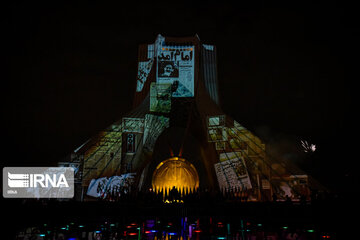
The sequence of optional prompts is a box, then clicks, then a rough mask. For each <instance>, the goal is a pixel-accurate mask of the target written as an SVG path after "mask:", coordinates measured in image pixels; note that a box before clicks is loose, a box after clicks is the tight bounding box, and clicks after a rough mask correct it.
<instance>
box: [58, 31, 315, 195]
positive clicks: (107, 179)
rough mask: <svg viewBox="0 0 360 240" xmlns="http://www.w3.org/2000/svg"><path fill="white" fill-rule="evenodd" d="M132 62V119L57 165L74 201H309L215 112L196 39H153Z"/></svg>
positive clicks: (209, 54)
mask: <svg viewBox="0 0 360 240" xmlns="http://www.w3.org/2000/svg"><path fill="white" fill-rule="evenodd" d="M138 55H139V56H138V72H137V78H136V91H135V94H134V102H133V108H132V111H131V112H129V113H127V114H126V115H124V116H123V117H122V119H121V120H120V121H118V122H115V123H114V124H112V125H111V126H109V127H108V128H107V129H105V130H103V131H101V132H99V133H98V134H97V135H96V136H94V137H92V138H91V139H89V140H88V141H87V142H86V143H84V144H83V145H82V146H80V147H79V148H78V149H76V150H74V152H73V153H72V154H71V159H70V160H69V161H68V162H63V163H59V165H62V166H68V165H71V166H73V167H75V168H76V189H77V190H76V195H77V199H81V200H87V199H92V198H96V197H101V196H102V193H101V192H103V193H104V191H109V189H110V191H114V189H115V190H119V189H120V188H124V187H129V186H130V185H131V189H132V190H134V189H135V190H136V191H144V190H148V189H153V190H154V191H156V192H158V191H161V190H163V189H172V188H173V187H176V188H177V189H178V191H180V192H181V193H187V192H189V191H191V190H194V189H197V188H201V189H209V190H213V191H214V190H215V191H216V190H217V191H229V190H234V189H235V190H236V191H241V192H246V193H247V194H248V196H249V200H251V201H265V200H269V199H271V198H272V196H273V195H274V194H276V195H277V197H278V199H284V198H285V197H286V195H287V196H289V197H291V198H292V199H299V198H300V196H301V195H305V196H308V195H309V189H310V188H311V186H310V183H311V181H310V179H309V177H308V176H307V175H306V174H304V173H303V172H301V171H300V170H299V169H297V168H296V167H295V166H292V165H291V164H289V163H285V162H283V161H282V160H281V159H276V158H273V157H271V156H270V154H268V149H267V147H266V145H265V144H264V143H263V142H262V140H261V139H259V138H258V137H257V136H255V135H254V134H253V133H252V132H250V131H249V130H248V129H246V128H245V127H244V126H242V125H241V123H240V120H238V121H239V122H238V121H236V120H234V119H233V118H231V117H230V116H228V115H226V113H224V112H223V111H222V110H221V108H220V106H219V94H218V79H217V60H216V47H215V46H214V45H208V44H204V43H202V42H201V41H200V39H199V37H198V36H197V35H196V36H194V37H182V38H174V37H163V36H161V35H158V37H157V38H156V39H155V42H154V43H151V44H143V45H140V46H139V51H138ZM220 81H221V79H220Z"/></svg>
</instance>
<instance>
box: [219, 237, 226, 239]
mask: <svg viewBox="0 0 360 240" xmlns="http://www.w3.org/2000/svg"><path fill="white" fill-rule="evenodd" d="M217 239H226V238H225V237H218V238H217Z"/></svg>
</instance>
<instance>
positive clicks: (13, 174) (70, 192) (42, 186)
mask: <svg viewBox="0 0 360 240" xmlns="http://www.w3.org/2000/svg"><path fill="white" fill-rule="evenodd" d="M3 196H4V197H5V198H72V197H73V196H74V169H73V168H71V167H5V168H3Z"/></svg>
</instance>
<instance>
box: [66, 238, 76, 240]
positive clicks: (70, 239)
mask: <svg viewBox="0 0 360 240" xmlns="http://www.w3.org/2000/svg"><path fill="white" fill-rule="evenodd" d="M68 240H76V238H68Z"/></svg>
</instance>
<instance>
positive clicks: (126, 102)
mask: <svg viewBox="0 0 360 240" xmlns="http://www.w3.org/2000/svg"><path fill="white" fill-rule="evenodd" d="M51 2H52V3H45V4H44V3H41V4H40V3H34V2H14V3H12V4H9V5H7V6H6V7H5V8H4V10H5V11H6V13H5V14H4V15H3V17H2V25H3V28H2V30H1V31H2V40H3V41H4V42H3V44H2V48H3V51H2V52H3V53H4V54H3V56H5V65H4V66H5V68H4V71H3V78H4V79H5V81H2V82H3V84H2V88H1V89H2V93H3V94H2V101H1V102H2V104H3V107H2V112H3V117H2V118H3V120H4V122H3V124H2V129H3V130H2V132H3V134H2V139H3V140H5V143H3V144H2V157H1V162H2V164H3V166H47V165H53V164H55V163H56V162H57V161H60V160H61V159H62V158H64V157H65V156H66V155H68V154H69V153H70V152H71V151H72V150H74V149H75V148H77V147H78V146H79V145H81V144H82V143H83V142H84V141H86V140H87V139H88V138H90V137H91V136H93V135H94V134H96V133H97V132H98V131H100V130H102V129H104V128H106V127H107V126H109V125H110V124H111V123H113V122H115V121H117V120H119V119H120V118H121V117H122V116H123V115H124V114H125V113H126V112H128V111H129V110H131V106H132V100H133V94H134V92H135V86H136V74H137V51H138V45H139V44H141V43H153V42H154V40H155V38H156V36H157V34H162V35H163V36H175V37H176V36H193V35H195V34H198V35H199V37H200V39H201V41H202V42H203V43H208V44H214V45H216V47H217V51H218V79H219V90H220V101H221V106H222V108H223V110H224V112H226V113H227V114H229V115H230V116H232V117H234V118H235V119H236V120H237V121H238V122H240V123H241V124H242V125H244V126H245V127H247V128H248V129H250V130H252V131H254V132H255V133H256V134H258V135H259V136H261V137H262V138H263V139H264V140H265V141H266V142H271V141H277V140H278V139H283V138H287V137H289V136H290V137H293V136H295V138H296V139H304V140H307V141H309V142H311V143H315V144H316V145H317V151H316V152H315V153H314V154H312V155H311V156H310V157H309V158H307V160H306V161H307V162H304V163H302V165H303V167H304V168H305V170H308V171H309V172H311V173H313V174H315V175H316V177H317V178H319V179H320V180H321V181H323V182H324V183H325V185H328V186H331V187H334V188H335V189H346V190H349V191H355V189H354V187H355V186H356V182H358V176H357V171H356V168H355V164H356V161H357V160H358V157H357V155H358V154H356V153H355V150H356V148H357V145H356V142H357V140H356V139H353V138H352V137H353V136H356V132H355V131H356V129H357V126H356V125H357V121H356V120H355V116H356V115H355V114H356V112H357V111H358V107H356V105H355V103H354V100H355V99H356V98H355V97H354V96H356V95H357V94H358V88H357V87H356V85H355V82H356V80H357V79H358V76H357V72H356V69H357V66H358V64H357V59H358V50H359V47H358V42H359V29H358V19H357V13H356V8H355V6H351V5H347V3H346V2H343V1H342V2H341V3H338V2H335V1H323V2H306V1H301V2H300V1H299V2H297V3H292V4H289V3H279V2H278V3H275V2H272V3H262V2H258V3H256V4H255V3H254V4H251V5H247V4H242V3H240V4H239V3H238V4H236V5H234V4H227V3H220V2H216V3H212V2H208V3H207V4H196V3H188V4H187V3H181V2H177V3H169V2H168V3H163V4H154V3H152V4H150V3H147V4H141V3H138V2H137V3H136V4H133V5H111V4H108V3H96V4H93V3H88V2H77V3H71V4H66V3H63V2H60V1H58V2H55V3H54V2H53V1H51Z"/></svg>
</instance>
